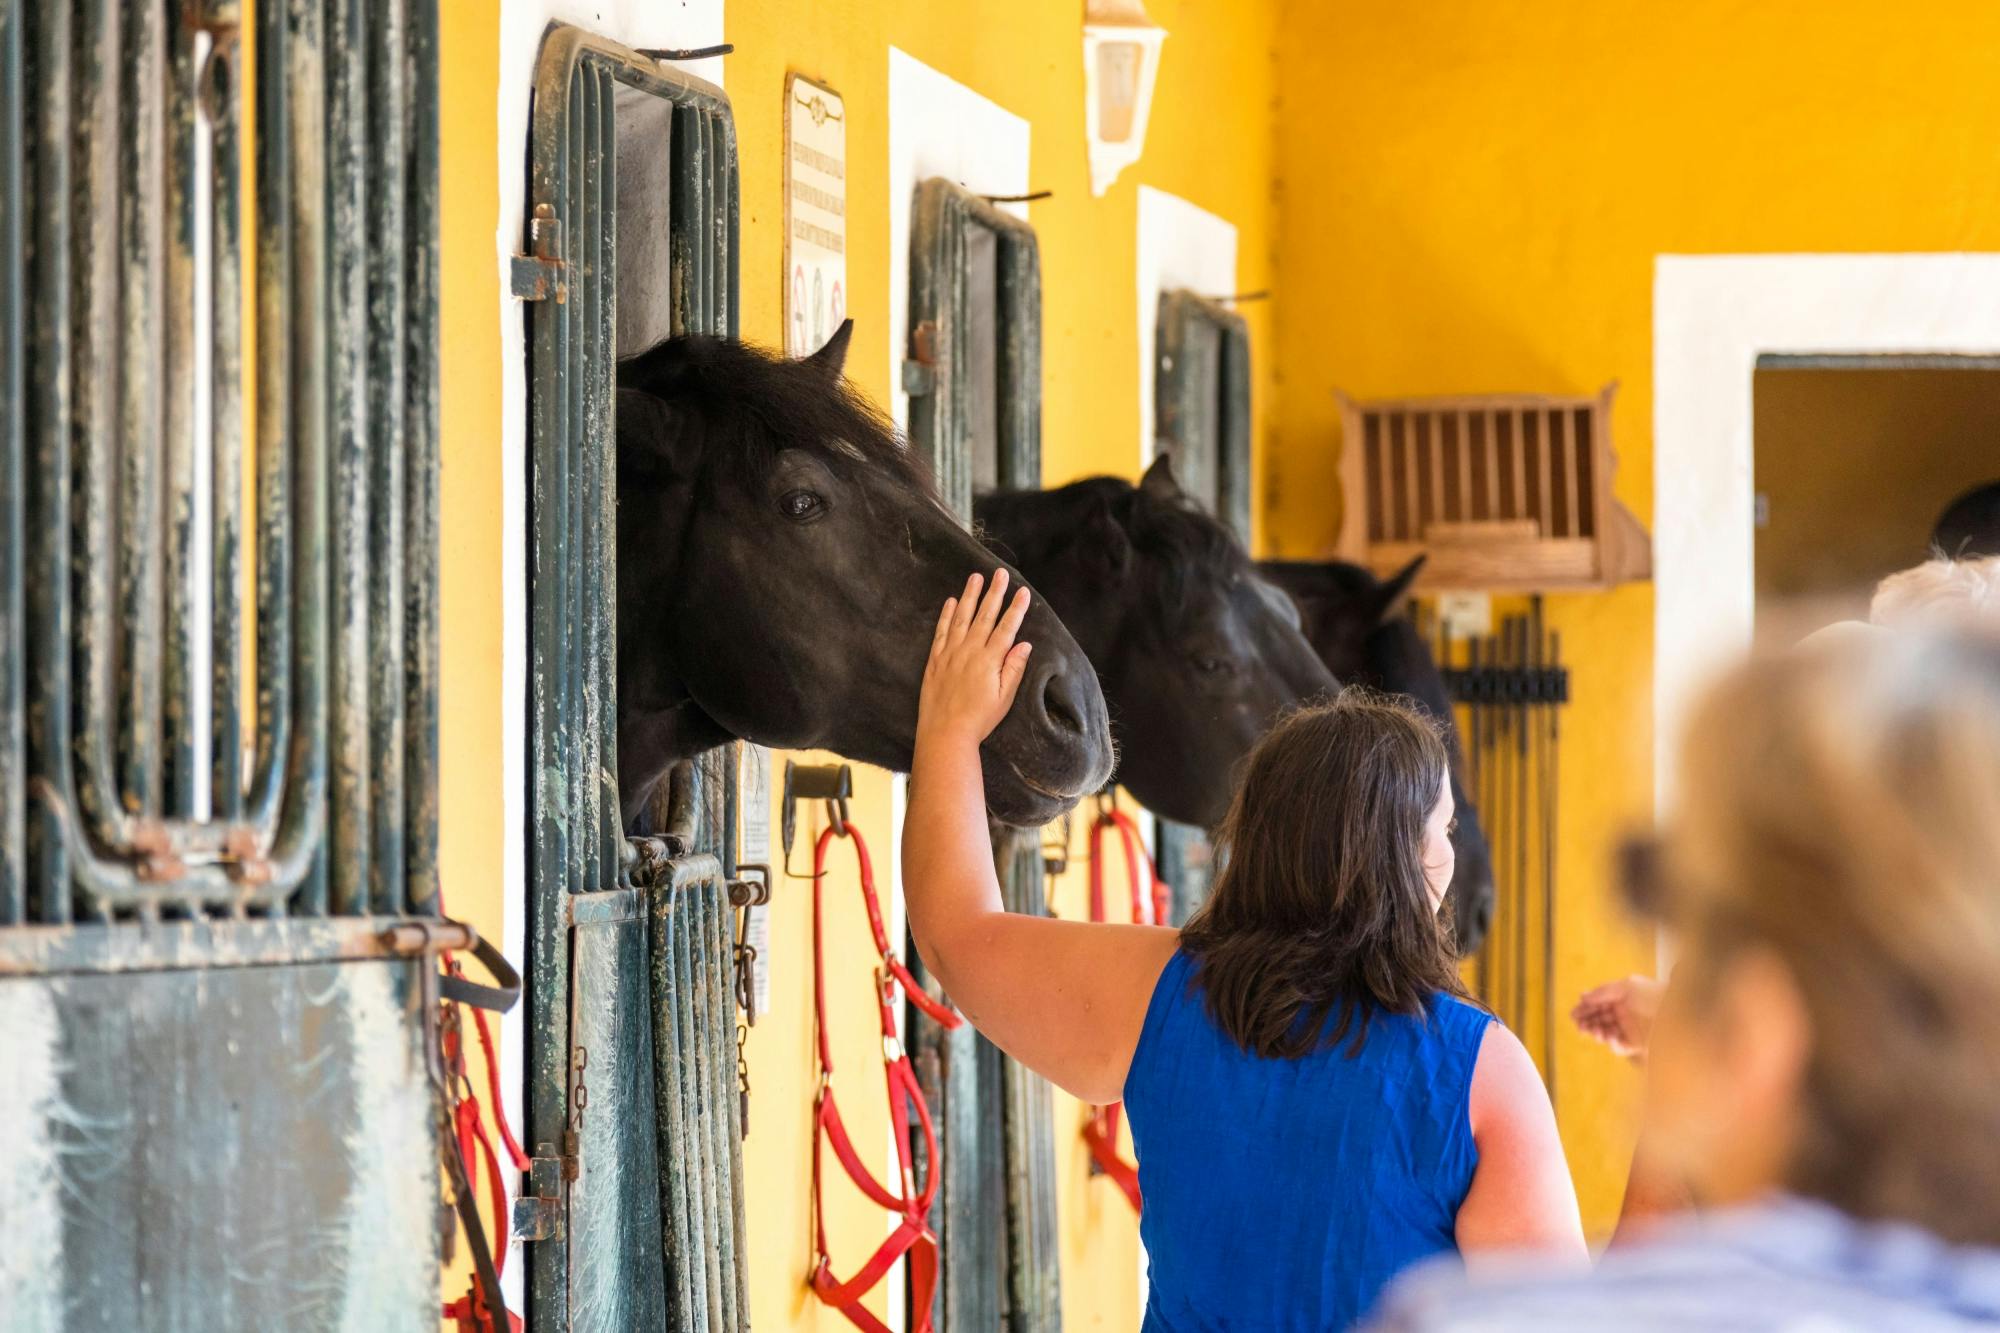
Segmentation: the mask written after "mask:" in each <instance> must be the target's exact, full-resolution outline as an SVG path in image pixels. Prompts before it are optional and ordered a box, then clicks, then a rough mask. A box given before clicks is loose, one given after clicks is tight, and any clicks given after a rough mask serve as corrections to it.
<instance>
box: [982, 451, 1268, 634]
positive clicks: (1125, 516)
mask: <svg viewBox="0 0 2000 1333" xmlns="http://www.w3.org/2000/svg"><path fill="white" fill-rule="evenodd" d="M979 509H980V511H981V516H982V519H983V520H985V521H984V522H982V525H981V528H980V530H979V532H978V534H977V535H978V536H979V537H980V538H981V539H982V540H985V541H988V542H989V544H991V545H994V546H995V547H996V549H1002V548H1005V549H1003V554H1007V553H1014V554H1017V557H1018V558H1017V563H1020V564H1022V565H1025V566H1034V565H1036V564H1040V563H1042V560H1043V559H1045V558H1047V557H1048V556H1049V555H1050V554H1052V553H1053V552H1055V551H1057V550H1060V549H1061V548H1062V547H1064V546H1067V545H1070V544H1072V543H1073V542H1074V541H1075V539H1076V535H1077V534H1078V533H1079V532H1082V531H1086V530H1087V529H1088V527H1089V525H1090V524H1091V523H1092V522H1093V521H1094V520H1097V519H1099V518H1108V519H1109V520H1110V521H1111V522H1113V523H1115V524H1116V525H1117V526H1118V528H1119V529H1120V530H1121V531H1122V532H1123V533H1124V534H1125V538H1126V540H1127V541H1128V542H1129V543H1131V546H1132V550H1133V552H1134V554H1136V555H1138V556H1139V557H1140V558H1141V559H1142V560H1143V562H1144V563H1145V564H1146V565H1147V566H1148V569H1149V573H1150V577H1148V578H1146V579H1144V580H1142V583H1141V589H1140V595H1141V597H1143V598H1144V599H1145V603H1146V606H1147V608H1148V609H1149V610H1150V611H1152V612H1154V613H1156V614H1157V615H1158V616H1159V617H1160V619H1161V623H1163V624H1165V625H1167V626H1169V627H1175V626H1178V625H1179V624H1180V623H1181V622H1182V621H1183V620H1184V619H1185V617H1186V616H1187V615H1188V613H1189V612H1190V611H1191V610H1192V609H1193V608H1194V607H1195V606H1196V605H1197V594H1198V593H1200V592H1203V591H1206V590H1211V589H1215V588H1218V587H1221V588H1227V587H1229V586H1231V585H1232V584H1234V583H1236V582H1238V581H1239V580H1241V579H1242V578H1244V577H1245V576H1247V575H1248V574H1249V573H1250V572H1251V571H1250V555H1249V553H1248V552H1247V551H1245V550H1244V549H1243V544H1242V543H1241V542H1239V541H1237V540H1236V534H1235V533H1233V532H1231V531H1230V530H1229V529H1228V528H1227V527H1225V526H1224V525H1223V524H1222V522H1221V521H1220V520H1218V519H1216V518H1215V517H1213V516H1212V515H1210V514H1208V513H1207V512H1206V511H1204V510H1203V509H1201V508H1200V507H1199V506H1198V505H1197V504H1195V502H1194V501H1193V500H1191V499H1188V498H1187V497H1186V496H1174V497H1167V496H1161V495H1158V494H1155V493H1153V492H1151V491H1148V490H1146V489H1145V488H1143V487H1140V486H1135V485H1133V484H1132V483H1131V482H1129V481H1126V480H1125V479H1124V478H1122V477H1086V478H1085V479H1083V480H1082V481H1073V482H1071V483H1070V484H1069V485H1067V486H1062V487H1058V488H1057V489H1055V490H1052V491H993V492H990V493H988V494H986V495H982V496H980V497H979ZM987 527H1004V528H1005V529H1006V530H1007V534H1008V540H1007V541H1006V542H997V541H994V540H993V539H992V536H991V534H990V533H988V532H987V531H985V529H986V528H987ZM1038 557H1039V558H1038Z"/></svg>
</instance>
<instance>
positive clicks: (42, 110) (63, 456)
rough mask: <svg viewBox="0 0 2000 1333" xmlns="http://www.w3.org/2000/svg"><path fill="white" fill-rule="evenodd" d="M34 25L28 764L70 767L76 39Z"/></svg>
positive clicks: (57, 15) (42, 884)
mask: <svg viewBox="0 0 2000 1333" xmlns="http://www.w3.org/2000/svg"><path fill="white" fill-rule="evenodd" d="M24 17H25V18H26V19H27V20H28V21H29V22H31V23H32V24H33V27H32V29H31V30H29V31H31V32H32V37H33V44H32V46H31V47H30V52H31V54H30V55H29V57H28V60H27V67H26V78H25V79H24V89H25V88H26V87H32V88H34V89H35V90H36V91H37V93H38V94H39V97H38V98H37V106H36V114H35V124H34V125H33V128H32V130H31V131H30V140H29V141H30V142H32V145H33V158H32V161H33V169H32V171H31V172H29V173H27V174H28V176H29V179H28V181H27V182H26V184H27V189H26V192H25V193H24V194H23V196H22V197H23V198H35V199H41V200H43V201H45V203H44V206H43V207H41V208H38V209H36V210H35V211H34V224H33V226H32V227H31V228H30V229H29V237H28V248H27V263H26V265H25V268H26V270H27V272H28V274H30V275H31V276H30V281H31V282H32V284H33V299H34V305H35V308H36V309H37V310H38V311H39V312H40V318H39V319H38V321H37V323H38V324H39V327H38V328H37V329H36V330H35V334H34V336H35V347H34V355H33V356H32V357H31V358H30V360H29V373H28V377H27V381H28V382H27V393H28V398H27V414H28V428H29V429H28V434H29V439H30V441H31V445H30V447H31V448H32V449H33V454H32V456H31V458H30V459H29V460H28V468H27V478H26V485H25V486H24V488H23V494H24V498H25V500H26V510H27V512H28V513H29V514H32V515H35V516H36V522H35V523H34V525H33V533H32V537H33V540H32V543H31V550H30V551H29V554H28V559H27V562H26V565H25V574H26V585H27V598H26V601H27V608H26V610H27V615H26V617H25V621H26V628H27V638H28V643H29V644H30V645H31V648H32V651H33V658H32V660H31V662H30V663H29V666H28V680H27V692H28V696H29V697H30V698H32V699H34V700H35V701H36V702H37V703H38V704H39V706H40V707H39V710H38V711H37V710H30V711H29V714H28V726H27V737H26V739H27V761H28V771H29V772H30V773H33V774H37V775H41V776H49V775H53V774H56V773H60V772H62V771H63V767H62V766H63V764H64V763H65V762H66V760H67V758H68V756H67V754H66V752H65V747H66V746H67V743H68V739H69V726H68V722H69V684H70V679H69V665H70V664H69V525H68V523H67V522H66V521H64V520H65V519H66V517H67V515H68V514H69V467H70V464H69V423H70V419H71V417H70V410H71V401H70V351H71V341H70V332H71V324H70V292H69V285H70V251H69V204H70V158H69V154H70V125H69V117H70V95H71V84H70V68H71V61H70V43H69V22H68V19H69V14H68V12H67V11H66V10H64V9H62V8H60V7H55V8H50V7H38V6H32V5H31V6H28V7H27V8H26V10H25V12H24ZM57 819H58V816H57V814H56V812H55V811H53V810H51V809H50V808H49V807H48V806H47V805H46V804H39V805H38V806H37V807H36V808H35V809H34V810H33V811H31V812H30V814H29V820H28V844H27V852H28V856H27V883H28V886H29V898H30V901H29V902H28V904H27V915H28V917H29V919H30V920H33V921H37V922H41V923H44V924H48V925H59V924H62V923H64V922H67V921H68V920H70V918H71V903H70V891H69V890H70V882H69V864H68V857H67V855H66V849H65V847H64V844H63V838H62V832H61V829H60V828H59V826H58V825H57V822H56V821H57Z"/></svg>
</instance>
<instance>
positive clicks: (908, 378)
mask: <svg viewBox="0 0 2000 1333" xmlns="http://www.w3.org/2000/svg"><path fill="white" fill-rule="evenodd" d="M937 381H938V326H937V321H936V320H932V319H927V320H924V321H922V322H921V323H919V324H918V325H917V327H915V328H914V329H911V330H910V357H909V360H907V361H905V362H903V392H904V393H907V394H909V395H910V396H911V397H912V398H922V397H924V396H926V395H928V394H933V393H936V392H937Z"/></svg>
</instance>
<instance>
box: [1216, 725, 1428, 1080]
mask: <svg viewBox="0 0 2000 1333" xmlns="http://www.w3.org/2000/svg"><path fill="white" fill-rule="evenodd" d="M1447 762H1448V761H1447V759H1446V754H1445V746H1444V741H1443V740H1442V739H1441V738H1440V736H1439V734H1438V729H1437V725H1436V723H1434V722H1433V721H1432V720H1431V719H1430V718H1429V717H1428V716H1427V715H1425V714H1424V713H1422V712H1420V711H1418V710H1417V709H1416V708H1415V707H1413V706H1412V705H1410V704H1409V703H1407V702H1406V701H1403V700H1399V699H1394V698H1390V697H1388V696H1384V695H1378V694H1374V693H1371V692H1369V691H1366V690H1359V689H1349V690H1346V691H1344V692H1343V693H1342V694H1341V695H1340V696H1339V697H1338V698H1337V699H1335V700H1334V701H1333V702H1332V703H1330V704H1323V705H1319V706H1316V707H1311V708H1305V709H1301V710H1300V711H1298V712H1296V713H1293V714H1292V715H1291V716H1289V717H1287V718H1286V719H1285V720H1284V721H1282V722H1280V723H1279V724H1278V725H1277V726H1276V727H1275V728H1273V729H1272V731H1271V732H1270V734H1269V735H1267V736H1266V737H1265V738H1264V739H1263V741H1261V742H1260V743H1259V744H1258V746H1257V748H1256V749H1255V750H1253V751H1251V753H1250V756H1249V758H1248V759H1247V760H1245V761H1244V773H1243V780H1242V782H1241V783H1240V784H1239V785H1238V786H1237V789H1236V798H1235V800H1234V801H1233V802H1232V803H1231V805H1230V807H1229V815H1228V817H1227V818H1226V819H1225V820H1224V821H1223V824H1222V828H1221V830H1220V833H1219V835H1218V852H1219V853H1220V854H1221V855H1223V856H1226V857H1227V863H1226V864H1225V866H1224V868H1223V870H1222V873H1221V874H1220V875H1218V876H1217V877H1216V881H1215V886H1214V889H1213V891H1212V892H1211V894H1210V896H1209V899H1208V902H1207V904H1206V905H1204V906H1203V907H1202V909H1201V911H1200V912H1199V913H1197V914H1196V916H1195V917H1194V919H1193V920H1191V921H1189V922H1188V924H1187V927H1186V929H1184V930H1183V931H1182V932H1181V947H1182V949H1183V950H1185V951H1186V953H1187V954H1188V955H1189V957H1191V958H1193V959H1194V960H1195V964H1196V969H1197V977H1198V981H1199V984H1200V986H1201V989H1202V992H1203V994H1204V996H1205V999H1206V1003H1207V1005H1208V1011H1209V1014H1210V1015H1211V1016H1212V1017H1213V1018H1214V1019H1215V1022H1216V1025H1217V1026H1218V1027H1220V1028H1221V1029H1222V1030H1223V1031H1224V1032H1227V1033H1228V1034H1229V1035H1230V1037H1232V1038H1233V1039H1234V1040H1235V1041H1236V1043H1237V1044H1238V1045H1239V1046H1241V1047H1242V1048H1243V1049H1244V1050H1246V1051H1249V1052H1250V1053H1252V1054H1254V1055H1261V1056H1264V1057H1266V1058H1271V1059H1283V1058H1295V1057H1298V1056H1301V1055H1305V1054H1307V1053H1309V1052H1311V1051H1315V1050H1320V1049H1323V1048H1326V1047H1331V1046H1335V1045H1338V1044H1339V1043H1340V1042H1341V1041H1342V1040H1344V1039H1345V1038H1346V1037H1347V1035H1348V1033H1349V1031H1350V1030H1352V1032H1353V1034H1354V1049H1355V1050H1359V1049H1360V1045H1361V1042H1362V1040H1363V1039H1364V1038H1365V1036H1366V1035H1367V1025H1368V1019H1369V1016H1370V1014H1371V1013H1372V1012H1373V1011H1374V1010H1375V1009H1378V1008H1379V1009H1383V1010H1386V1011H1388V1012H1390V1013H1397V1014H1409V1015H1419V1014H1422V1013H1424V1012H1425V1010H1426V1006H1427V1005H1428V1004H1429V1003H1430V1001H1431V999H1432V997H1433V996H1435V995H1436V994H1437V993H1438V992H1440V991H1442V992H1444V993H1446V994H1450V995H1457V996H1461V997H1462V996H1463V995H1464V994H1465V988H1464V985H1463V983H1461V982H1460V980H1459V977H1458V969H1457V966H1456V964H1455V962H1454V954H1453V950H1452V947H1451V941H1450V939H1449V927H1448V926H1447V925H1446V924H1445V923H1444V921H1442V920H1441V919H1440V917H1439V915H1438V913H1437V912H1436V911H1435V910H1434V908H1433V905H1432V902H1431V893H1430V886H1429V883H1428V882H1427V881H1426V879H1425V877H1424V867H1423V846H1424V825H1425V822H1426V821H1427V820H1428V819H1429V817H1430V812H1431V809H1432V807H1434V806H1435V805H1436V804H1437V800H1438V793H1439V792H1440V791H1441V790H1443V787H1444V782H1445V773H1446V768H1447Z"/></svg>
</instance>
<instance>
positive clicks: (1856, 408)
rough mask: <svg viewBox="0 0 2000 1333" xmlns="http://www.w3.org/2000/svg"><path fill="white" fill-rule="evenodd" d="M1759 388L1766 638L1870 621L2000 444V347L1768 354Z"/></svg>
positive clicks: (1761, 595) (1759, 586)
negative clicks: (1876, 599)
mask: <svg viewBox="0 0 2000 1333" xmlns="http://www.w3.org/2000/svg"><path fill="white" fill-rule="evenodd" d="M1751 394H1752V401H1753V413H1754V417H1753V421H1754V424H1753V427H1752V435H1753V440H1754V445H1755V447H1754V450H1753V454H1752V467H1753V472H1754V477H1755V488H1756V502H1755V510H1754V514H1755V524H1756V538H1755V573H1756V607H1757V629H1758V634H1759V637H1760V638H1761V637H1766V636H1767V635H1771V634H1783V633H1790V632H1791V631H1792V630H1794V629H1796V628H1798V626H1799V625H1800V624H1802V623H1804V622H1805V621H1806V620H1807V619H1808V618H1810V619H1811V620H1812V621H1813V622H1814V623H1817V624H1823V623H1827V622H1829V621H1832V620H1839V619H1848V620H1865V619H1866V618H1867V616H1868V601H1869V596H1870V594H1871V593H1872V591H1873V589H1874V587H1875V584H1876V583H1877V582H1879V581H1880V580H1881V579H1882V578H1883V577H1884V576H1886V575H1889V574H1893V573H1895V572H1896V571H1897V570H1901V569H1907V568H1909V567H1910V566H1911V565H1914V564H1916V563H1918V562H1919V561H1921V560H1923V559H1924V558H1925V556H1926V554H1927V552H1928V549H1929V542H1930V534H1931V527H1932V525H1933V523H1934V522H1935V521H1936V519H1937V516H1938V513H1939V511H1940V510H1942V509H1943V508H1944V507H1945V505H1946V504H1948V503H1949V502H1950V501H1951V499H1952V498H1953V497H1954V496H1956V495H1958V494H1960V493H1961V492H1963V491H1964V490H1965V489H1966V488H1968V487H1970V486H1972V485H1974V484H1976V483H1979V482H1983V481H1986V480H1988V479H1989V477H1990V476H1991V475H1992V473H1993V471H1994V467H1995V463H1994V460H1995V458H1996V457H1997V456H2000V447H1996V443H1995V442H1996V441H2000V358H1994V357H1985V356H1951V355H1925V356H1912V355H1884V356H1785V355H1766V356H1760V357H1759V358H1758V359H1757V369H1756V372H1755V380H1754V383H1753V386H1752V390H1751Z"/></svg>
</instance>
